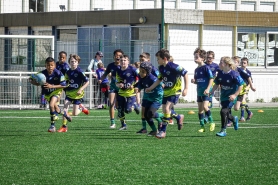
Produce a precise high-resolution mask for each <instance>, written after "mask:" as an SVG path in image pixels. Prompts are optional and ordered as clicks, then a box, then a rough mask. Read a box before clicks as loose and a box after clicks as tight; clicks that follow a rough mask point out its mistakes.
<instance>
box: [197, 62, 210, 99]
mask: <svg viewBox="0 0 278 185" xmlns="http://www.w3.org/2000/svg"><path fill="white" fill-rule="evenodd" d="M213 78H214V77H213V74H212V72H211V70H210V68H209V67H208V66H207V65H203V66H200V67H197V68H196V69H195V71H194V79H195V82H196V84H197V96H204V91H205V90H206V88H207V87H208V84H209V81H210V79H213Z"/></svg>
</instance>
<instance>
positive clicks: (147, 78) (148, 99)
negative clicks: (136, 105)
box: [138, 62, 163, 136]
mask: <svg viewBox="0 0 278 185" xmlns="http://www.w3.org/2000/svg"><path fill="white" fill-rule="evenodd" d="M152 67H153V66H152V64H151V63H150V62H141V64H140V72H139V75H140V78H139V82H138V92H140V91H141V89H146V88H148V87H150V86H151V85H152V84H153V83H154V82H156V81H157V80H158V79H157V77H156V76H154V75H153V74H152V73H151V71H152ZM162 98H163V88H162V84H159V85H158V86H156V87H155V88H154V89H153V90H152V91H151V92H149V93H146V92H144V100H143V101H142V107H144V119H145V120H146V121H147V122H148V124H149V126H150V127H151V129H152V131H151V132H150V133H149V134H148V136H155V135H156V134H157V129H156V126H155V124H154V122H153V119H152V118H156V119H157V118H159V117H160V115H159V113H157V112H156V111H157V110H158V109H159V107H160V106H161V103H162ZM143 127H144V126H143ZM159 127H160V124H159V125H158V128H159ZM143 129H144V128H143ZM145 130H146V126H145ZM146 131H147V130H146Z"/></svg>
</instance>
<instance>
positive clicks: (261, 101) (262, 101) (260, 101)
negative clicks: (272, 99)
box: [256, 98, 264, 103]
mask: <svg viewBox="0 0 278 185" xmlns="http://www.w3.org/2000/svg"><path fill="white" fill-rule="evenodd" d="M256 103H264V99H263V98H261V99H256Z"/></svg>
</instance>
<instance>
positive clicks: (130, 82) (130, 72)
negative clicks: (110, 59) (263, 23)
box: [116, 66, 138, 97]
mask: <svg viewBox="0 0 278 185" xmlns="http://www.w3.org/2000/svg"><path fill="white" fill-rule="evenodd" d="M137 77H138V73H137V72H136V68H134V67H132V66H128V67H127V68H126V69H125V70H122V69H118V70H117V72H116V82H117V83H123V84H124V87H123V88H120V89H119V95H121V96H124V97H131V96H135V93H134V89H133V88H132V89H130V86H134V85H135V83H136V78H137Z"/></svg>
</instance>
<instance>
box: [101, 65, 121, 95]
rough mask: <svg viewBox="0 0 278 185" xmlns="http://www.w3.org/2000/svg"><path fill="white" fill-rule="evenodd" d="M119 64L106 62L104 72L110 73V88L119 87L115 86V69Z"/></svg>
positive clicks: (118, 67)
mask: <svg viewBox="0 0 278 185" xmlns="http://www.w3.org/2000/svg"><path fill="white" fill-rule="evenodd" d="M120 68H121V66H120V65H116V64H115V62H112V63H110V64H108V66H107V68H106V70H105V72H104V74H105V75H106V76H107V75H108V74H109V73H111V82H110V89H116V90H118V89H119V88H118V87H117V86H116V71H117V70H118V69H120Z"/></svg>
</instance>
